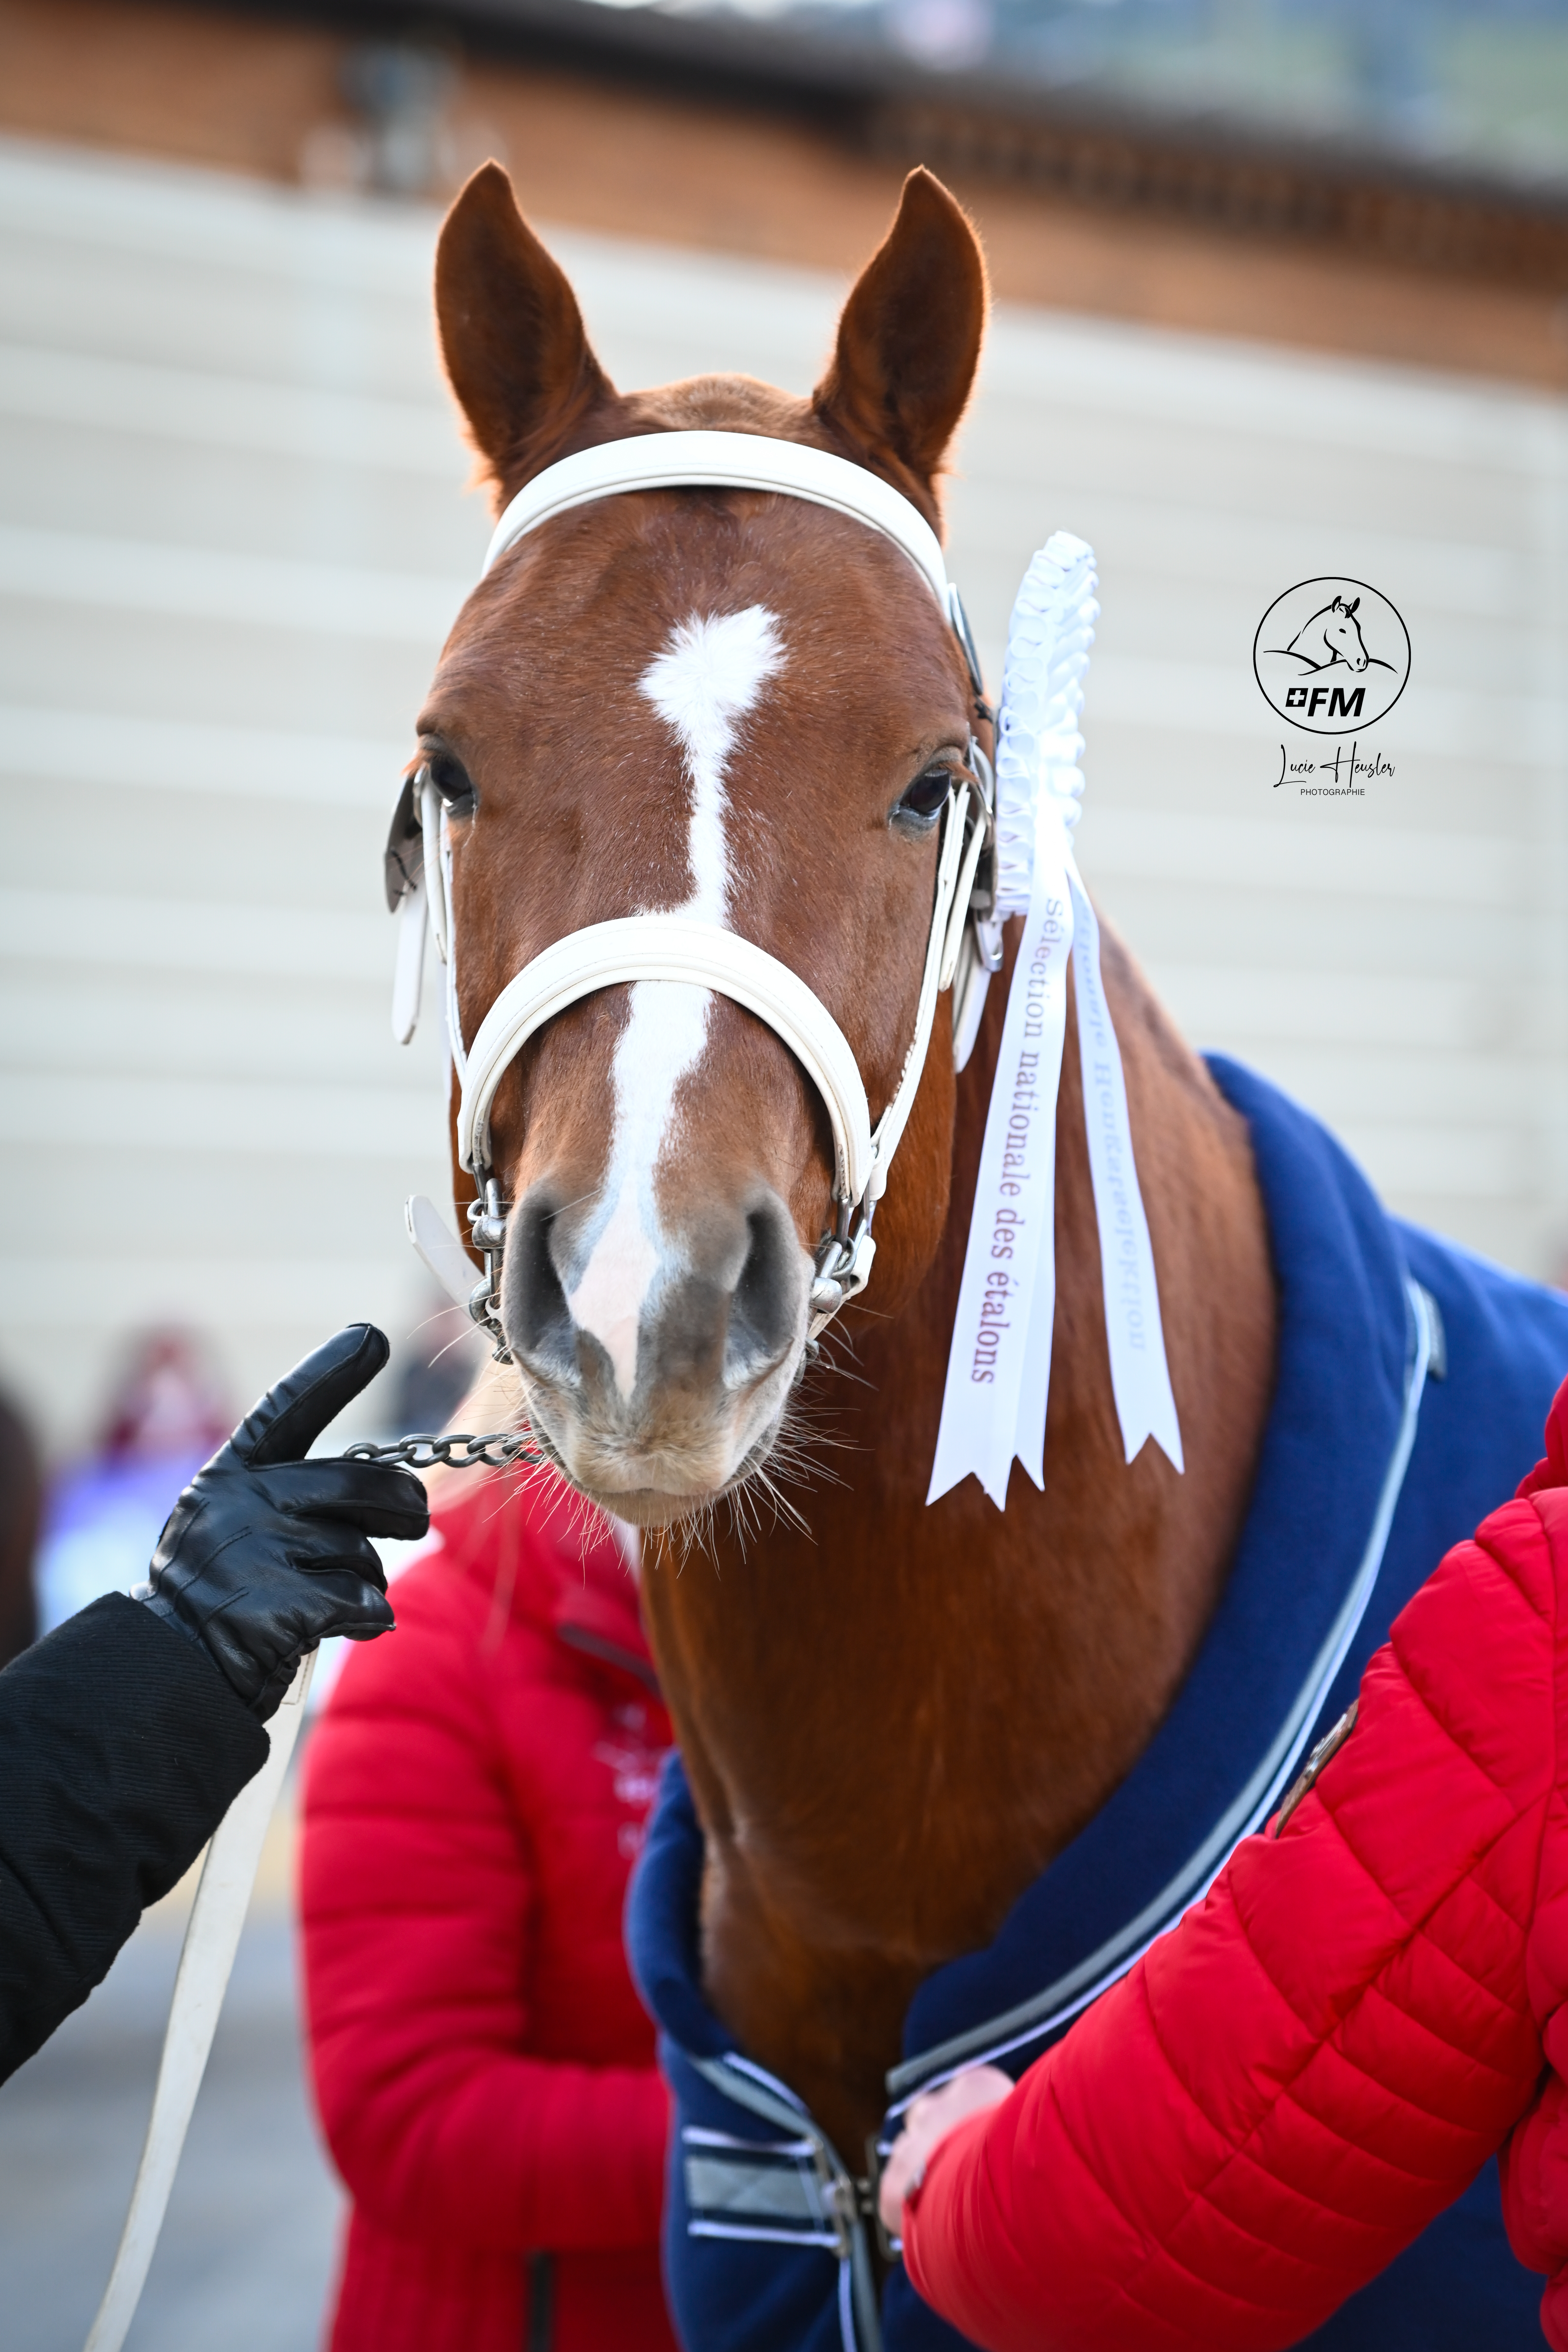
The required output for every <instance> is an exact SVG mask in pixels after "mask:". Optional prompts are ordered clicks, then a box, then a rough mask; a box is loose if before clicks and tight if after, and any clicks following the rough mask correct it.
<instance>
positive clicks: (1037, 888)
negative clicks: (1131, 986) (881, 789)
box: [926, 531, 1182, 1510]
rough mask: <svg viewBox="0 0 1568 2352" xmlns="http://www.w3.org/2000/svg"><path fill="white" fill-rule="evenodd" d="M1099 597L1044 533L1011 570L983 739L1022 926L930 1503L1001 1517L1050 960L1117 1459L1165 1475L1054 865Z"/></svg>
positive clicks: (1043, 1126)
mask: <svg viewBox="0 0 1568 2352" xmlns="http://www.w3.org/2000/svg"><path fill="white" fill-rule="evenodd" d="M1098 584H1099V583H1098V582H1097V580H1096V577H1095V570H1094V551H1093V549H1092V548H1090V547H1088V546H1086V545H1085V543H1084V541H1082V540H1081V539H1075V538H1074V537H1073V536H1072V534H1071V533H1070V532H1068V531H1057V532H1055V533H1053V535H1052V537H1051V538H1050V539H1049V540H1048V541H1047V543H1046V545H1045V546H1044V547H1043V548H1042V549H1041V550H1040V551H1039V552H1038V554H1037V555H1036V557H1035V558H1034V560H1033V562H1031V563H1030V565H1029V569H1028V571H1027V572H1026V574H1025V578H1024V584H1023V586H1022V588H1021V589H1020V590H1019V592H1018V600H1017V603H1016V604H1015V606H1014V608H1013V617H1012V621H1011V624H1010V625H1009V629H1008V635H1007V659H1006V667H1005V671H1004V674H1003V680H1002V706H1001V711H1000V715H999V718H998V721H997V741H996V827H997V912H998V913H999V914H1000V915H1003V916H1008V915H1022V916H1023V918H1024V935H1023V938H1022V940H1020V942H1019V947H1018V959H1017V961H1016V964H1015V966H1014V969H1013V982H1012V986H1011V989H1010V990H1009V992H1008V997H1007V1013H1006V1019H1005V1024H1004V1027H1003V1032H1002V1051H1001V1055H1000V1057H999V1059H998V1061H997V1065H996V1076H995V1080H994V1085H993V1087H992V1091H991V1104H990V1108H989V1110H988V1112H987V1114H986V1120H985V1140H984V1145H983V1147H982V1150H981V1155H980V1179H979V1182H978V1184H977V1185H976V1187H975V1193H974V1211H973V1216H972V1218H971V1220H970V1227H969V1244H968V1248H967V1250H966V1252H965V1255H964V1262H963V1284H962V1286H961V1288H960V1291H959V1297H958V1313H957V1315H956V1317H955V1318H954V1321H953V1332H952V1352H951V1354H950V1356H949V1359H948V1367H947V1386H946V1389H945V1391H944V1392H943V1396H942V1425H941V1428H940V1430H939V1431H938V1433H937V1444H936V1459H935V1462H934V1463H933V1465H932V1467H931V1487H930V1491H929V1492H928V1494H927V1496H926V1500H927V1501H928V1502H929V1503H934V1502H935V1501H937V1499H938V1498H939V1496H942V1495H945V1494H947V1493H948V1492H949V1491H950V1489H951V1488H952V1487H954V1486H957V1485H958V1484H959V1482H960V1481H961V1480H962V1479H963V1478H965V1477H967V1476H969V1475H971V1473H973V1475H974V1476H975V1477H977V1478H978V1479H979V1481H980V1483H981V1485H982V1486H983V1487H984V1490H985V1492H986V1493H987V1494H988V1495H989V1496H990V1497H991V1499H992V1501H993V1502H994V1504H995V1505H996V1507H997V1508H998V1510H1005V1508H1006V1503H1007V1481H1008V1477H1009V1475H1010V1474H1011V1471H1012V1466H1013V1462H1014V1458H1015V1456H1016V1458H1017V1460H1018V1461H1020V1462H1021V1463H1022V1464H1023V1465H1024V1468H1025V1469H1026V1471H1027V1473H1028V1475H1029V1476H1030V1477H1031V1478H1032V1479H1033V1480H1034V1482H1035V1484H1036V1486H1039V1487H1041V1488H1043V1487H1044V1486H1045V1445H1046V1405H1047V1399H1048V1396H1049V1391H1050V1375H1051V1333H1052V1327H1053V1325H1054V1322H1055V1318H1056V1297H1057V1268H1056V1239H1055V1217H1056V1144H1057V1097H1058V1091H1059V1088H1060V1084H1061V1066H1062V1048H1063V1045H1064V1044H1065V1041H1066V1035H1067V973H1068V958H1069V957H1070V958H1071V959H1072V964H1073V978H1074V987H1075V995H1076V1001H1077V1005H1078V1034H1079V1058H1080V1060H1081V1063H1082V1067H1083V1087H1084V1112H1085V1118H1086V1120H1087V1125H1088V1134H1089V1171H1090V1174H1091V1176H1092V1179H1093V1183H1094V1205H1095V1214H1096V1218H1097V1221H1098V1223H1099V1227H1100V1265H1101V1269H1102V1274H1103V1281H1104V1294H1105V1325H1106V1332H1107V1336H1108V1339H1109V1341H1110V1380H1111V1387H1112V1390H1113V1391H1114V1394H1115V1398H1116V1410H1117V1414H1118V1417H1119V1419H1120V1421H1121V1436H1122V1444H1123V1446H1124V1448H1125V1451H1126V1456H1127V1459H1128V1461H1129V1462H1131V1461H1132V1460H1133V1459H1134V1457H1135V1456H1136V1455H1137V1454H1139V1453H1140V1452H1141V1451H1142V1447H1143V1445H1144V1444H1145V1442H1146V1441H1147V1440H1148V1439H1149V1438H1151V1437H1152V1438H1153V1439H1154V1440H1155V1441H1156V1443H1157V1444H1160V1445H1161V1446H1162V1447H1163V1449H1164V1452H1165V1453H1166V1454H1167V1455H1168V1456H1169V1457H1170V1459H1171V1461H1172V1462H1173V1464H1174V1465H1175V1466H1176V1468H1177V1469H1178V1470H1180V1469H1181V1467H1182V1437H1181V1431H1180V1429H1179V1427H1178V1426H1177V1422H1176V1404H1175V1399H1174V1397H1173V1395H1172V1393H1171V1375H1170V1369H1169V1366H1168V1365H1167V1363H1166V1360H1165V1336H1164V1330H1163V1325H1162V1323H1161V1320H1160V1296H1159V1289H1158V1286H1157V1284H1156V1282H1155V1278H1154V1256H1153V1252H1152V1248H1151V1246H1150V1242H1149V1226H1148V1221H1147V1219H1146V1218H1145V1216H1144V1213H1143V1196H1142V1192H1140V1190H1139V1186H1138V1171H1137V1168H1136V1165H1135V1163H1134V1160H1133V1155H1132V1137H1131V1129H1130V1127H1129V1124H1128V1117H1127V1088H1126V1084H1125V1081H1124V1079H1123V1076H1122V1069H1121V1051H1120V1049H1119V1047H1118V1045H1117V1043H1116V1032H1115V1029H1114V1027H1113V1026H1112V1024H1111V1019H1110V1008H1109V1006H1108V1005H1107V1003H1106V1001H1105V991H1104V988H1103V985H1102V983H1101V980H1100V926H1099V924H1098V923H1097V922H1096V920H1095V916H1094V909H1093V908H1092V907H1091V906H1090V905H1089V896H1088V893H1087V892H1086V890H1085V889H1084V887H1083V883H1082V881H1081V879H1080V878H1079V871H1078V866H1077V865H1076V863H1075V862H1074V859H1073V854H1072V831H1073V827H1074V826H1075V825H1076V824H1077V823H1078V820H1079V803H1080V802H1081V800H1082V798H1083V774H1082V771H1081V770H1080V768H1079V760H1080V759H1081V758H1082V756H1083V737H1082V735H1081V734H1080V733H1079V716H1080V714H1081V712H1082V709H1083V679H1084V673H1085V671H1086V670H1087V669H1088V667H1089V648H1090V646H1092V645H1093V643H1094V624H1095V622H1096V621H1097V620H1098V618H1099V617H1100V606H1099V605H1098V604H1097V603H1096V602H1095V589H1096V587H1097V586H1098Z"/></svg>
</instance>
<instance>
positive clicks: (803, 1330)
mask: <svg viewBox="0 0 1568 2352" xmlns="http://www.w3.org/2000/svg"><path fill="white" fill-rule="evenodd" d="M649 1222H652V1220H649ZM812 1276H813V1265H812V1260H811V1257H810V1255H809V1254H808V1253H807V1252H806V1251H805V1249H803V1248H802V1246H801V1244H800V1242H799V1239H798V1237H797V1236H796V1234H795V1227H794V1223H793V1222H792V1220H791V1217H790V1214H789V1212H788V1209H787V1208H786V1206H785V1204H784V1202H783V1201H782V1200H781V1199H780V1198H779V1196H778V1194H777V1193H776V1192H773V1190H772V1189H771V1187H768V1186H765V1185H762V1184H758V1185H756V1186H755V1187H753V1188H752V1191H751V1192H750V1193H749V1195H748V1197H747V1198H746V1199H744V1200H743V1201H741V1202H722V1201H717V1202H712V1201H710V1202H707V1203H706V1204H705V1205H704V1209H703V1212H702V1213H701V1215H700V1218H699V1219H697V1220H695V1221H694V1222H693V1224H692V1227H691V1229H690V1230H689V1232H685V1233H682V1234H679V1235H676V1236H674V1237H667V1236H664V1235H660V1236H658V1238H655V1237H653V1236H651V1235H650V1234H648V1232H647V1230H646V1226H645V1223H644V1219H643V1216H642V1214H641V1213H640V1204H637V1203H636V1202H633V1203H628V1204H625V1205H623V1204H622V1203H619V1202H617V1203H616V1207H615V1209H614V1210H613V1211H612V1213H611V1214H610V1216H609V1218H608V1220H607V1221H606V1220H605V1218H604V1217H603V1215H602V1213H595V1211H594V1210H593V1209H592V1208H591V1209H590V1212H589V1215H588V1217H587V1218H586V1219H584V1217H583V1215H582V1213H581V1211H580V1209H579V1208H578V1207H577V1206H576V1205H575V1204H574V1205H573V1206H572V1207H566V1206H564V1205H563V1202H562V1201H561V1200H560V1198H559V1197H558V1196H557V1191H556V1188H555V1187H554V1186H553V1185H552V1183H550V1182H549V1181H542V1182H540V1183H537V1184H535V1185H533V1186H532V1187H531V1189H530V1191H529V1192H527V1193H525V1194H524V1196H523V1198H522V1199H521V1201H520V1202H518V1204H517V1207H516V1209H515V1210H514V1211H513V1213H512V1216H511V1220H510V1228H509V1232H508V1239H507V1249H506V1257H505V1266H504V1273H503V1277H502V1287H501V1319H502V1324H503V1327H504V1329H505V1333H506V1339H507V1344H508V1346H509V1348H510V1351H511V1355H512V1360H513V1361H514V1363H515V1364H516V1366H517V1369H518V1370H519V1372H520V1374H521V1379H522V1384H523V1391H524V1398H525V1402H526V1406H527V1411H528V1417H529V1421H530V1423H531V1426H532V1427H533V1429H534V1430H535V1432H536V1433H538V1435H539V1436H540V1437H541V1439H542V1441H543V1443H544V1444H545V1445H546V1446H547V1448H548V1450H549V1452H550V1453H551V1454H552V1457H553V1458H554V1460H555V1461H556V1463H557V1465H559V1467H560V1468H561V1469H562V1470H563V1473H564V1474H565V1475H566V1476H567V1477H568V1478H569V1479H570V1480H571V1482H572V1484H573V1485H574V1486H576V1487H577V1488H578V1489H579V1491H580V1492H581V1493H582V1494H584V1495H585V1496H587V1497H588V1498H589V1500H590V1501H592V1502H595V1503H597V1504H599V1505H601V1506H602V1507H603V1508H605V1510H608V1511H613V1512H614V1513H615V1514H616V1516H617V1517H620V1518H625V1519H632V1520H635V1521H637V1523H638V1524H640V1525H642V1526H648V1527H652V1526H662V1525H666V1524H668V1523H670V1522H672V1521H674V1520H677V1519H680V1518H684V1517H689V1516H690V1515H691V1514H692V1513H693V1512H696V1511H700V1510H701V1509H704V1508H705V1507H707V1506H708V1505H710V1503H712V1502H713V1501H714V1500H715V1499H716V1498H717V1497H718V1496H721V1495H722V1494H723V1493H724V1492H725V1491H726V1490H727V1489H728V1488H730V1487H732V1486H737V1485H739V1484H740V1483H742V1481H743V1479H744V1478H745V1477H747V1476H749V1475H751V1473H752V1471H754V1470H755V1469H757V1468H759V1467H760V1466H761V1465H762V1464H763V1462H764V1461H765V1460H766V1458H767V1456H768V1454H769V1453H770V1452H771V1451H772V1448H773V1443H774V1441H775V1439H776V1437H777V1434H778V1430H779V1425H780V1423H781V1421H782V1419H783V1415H784V1407H785V1404H786V1403H787V1402H788V1398H789V1395H790V1391H791V1390H792V1388H793V1387H794V1385H795V1380H796V1378H797V1376H798V1373H799V1371H800V1368H801V1366H802V1363H803V1361H804V1359H805V1343H806V1337H807V1326H808V1313H809V1297H810V1288H811V1282H812Z"/></svg>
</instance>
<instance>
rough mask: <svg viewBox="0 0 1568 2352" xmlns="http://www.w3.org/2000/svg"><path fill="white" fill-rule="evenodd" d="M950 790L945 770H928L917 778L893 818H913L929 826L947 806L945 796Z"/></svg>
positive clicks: (947, 773) (950, 782)
mask: <svg viewBox="0 0 1568 2352" xmlns="http://www.w3.org/2000/svg"><path fill="white" fill-rule="evenodd" d="M951 792H952V776H951V775H950V774H949V772H948V771H947V770H946V769H945V768H928V769H927V770H926V772H925V773H924V775H923V776H917V777H916V778H915V781H914V782H913V783H912V784H911V785H910V788H909V791H908V792H907V793H905V794H904V796H903V798H902V800H901V801H900V802H899V803H898V805H897V807H896V808H895V809H894V811H893V814H894V815H895V816H904V817H911V816H912V817H914V818H916V819H918V821H919V822H920V823H921V824H922V825H925V824H930V823H931V819H932V818H933V817H936V816H940V815H941V814H942V810H943V809H944V808H945V807H946V806H947V796H948V794H949V793H951Z"/></svg>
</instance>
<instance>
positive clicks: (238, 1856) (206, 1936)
mask: <svg viewBox="0 0 1568 2352" xmlns="http://www.w3.org/2000/svg"><path fill="white" fill-rule="evenodd" d="M315 1663H316V1654H315V1652H314V1651H313V1650H312V1651H310V1652H309V1653H308V1654H307V1655H306V1656H305V1657H303V1658H302V1659H301V1660H300V1668H299V1672H298V1673H297V1674H296V1675H295V1676H294V1679H293V1681H292V1683H291V1684H290V1685H289V1691H288V1695H287V1696H286V1697H285V1698H284V1700H283V1703H282V1705H281V1706H279V1709H278V1712H277V1714H276V1715H275V1716H274V1717H273V1718H272V1721H271V1723H270V1724H269V1725H268V1736H269V1738H270V1742H271V1745H270V1748H269V1749H268V1757H267V1761H266V1763H265V1764H264V1765H263V1766H262V1768H261V1769H260V1771H259V1772H258V1773H257V1775H256V1777H255V1779H254V1780H247V1782H246V1784H245V1786H244V1788H243V1789H242V1790H240V1792H239V1794H238V1796H237V1798H236V1799H235V1801H234V1802H233V1804H232V1805H230V1807H229V1809H228V1811H227V1812H226V1813H225V1815H224V1817H223V1819H222V1821H221V1822H219V1823H218V1825H217V1828H216V1830H215V1831H214V1832H213V1839H212V1843H211V1844H210V1845H209V1846H208V1848H207V1858H206V1861H205V1864H203V1866H202V1874H201V1881H200V1884H199V1885H197V1888H196V1899H195V1903H194V1904H193V1905H192V1906H191V1916H190V1921H189V1924H188V1925H187V1927H186V1928H185V1940H184V1945H183V1946H182V1948H181V1951H180V1969H179V1974H178V1976H177V1977H176V1978H175V1979H174V2000H173V2001H172V2002H171V2004H170V2008H169V2023H168V2027H167V2030H166V2031H165V2032H164V2035H163V2059H162V2062H161V2063H160V2065H159V2068H158V2087H157V2089H156V2091H155V2092H154V2093H153V2113H152V2115H151V2116H150V2117H149V2119H148V2124H147V2137H146V2141H145V2143H144V2144H143V2147H142V2161H141V2163H140V2165H139V2166H138V2167H137V2170H136V2185H135V2187H134V2188H133V2189H132V2192H131V2209H130V2210H129V2212H128V2213H127V2214H126V2216H125V2227H124V2229H123V2231H121V2237H120V2249H119V2252H117V2253H116V2255H115V2257H114V2268H113V2270H112V2271H111V2272H110V2274H109V2284H108V2286H107V2287H106V2288H105V2290H104V2295H103V2301H102V2302H101V2303H100V2305H99V2307H98V2316H97V2318H96V2319H95V2320H94V2321H93V2323H92V2328H91V2332H90V2334H89V2336H88V2339H87V2344H86V2347H85V2352H121V2345H123V2343H124V2341H125V2338H126V2336H127V2334H128V2333H129V2330H130V2326H131V2323H132V2319H134V2317H135V2316H136V2306H137V2305H138V2304H139V2303H140V2302H141V2300H142V2288H143V2287H144V2286H145V2285H146V2284H147V2273H148V2271H149V2270H150V2268H151V2267H152V2262H153V2252H154V2250H155V2249H156V2246H157V2243H158V2233H159V2231H161V2230H162V2228H163V2216H164V2214H165V2212H166V2211H167V2210H168V2205H169V2193H170V2191H171V2189H173V2188H174V2175H175V2172H176V2171H177V2170H178V2168H179V2163H180V2155H181V2151H182V2149H183V2148H184V2145H185V2134H186V2132H187V2131H188V2130H189V2129H190V2122H191V2115H192V2111H193V2110H194V2108H195V2104H196V2093H197V2092H198V2091H199V2090H200V2089H201V2086H202V2076H203V2074H205V2072H206V2063H207V2054H208V2053H209V2052H210V2050H211V2049H212V2044H213V2035H214V2033H215V2032H216V2030H217V2021H218V2014H219V2011H221V2010H222V2008H223V1997H224V1994H225V1992H226V1990H227V1989H228V1979H229V1973H230V1971H231V1969H233V1967H234V1956H235V1953H236V1952H237V1949H238V1948H239V1937H240V1930H241V1929H242V1928H243V1927H244V1925H245V1915H246V1912H247V1909H248V1907H249V1904H250V1893H251V1889H252V1887H253V1886H254V1885H255V1884H256V1873H257V1868H258V1864H259V1863H260V1860H261V1848H262V1845H263V1843H264V1842H265V1840H266V1836H267V1825H268V1822H270V1820H271V1819H272V1809H273V1807H274V1805H275V1804H276V1803H277V1801H278V1792H279V1789H280V1788H281V1787H282V1785H283V1776H284V1774H285V1773H286V1772H287V1771H288V1769H289V1758H290V1757H291V1756H292V1755H293V1753H294V1743H295V1741H296V1740H297V1739H298V1738H299V1736H300V1724H301V1723H302V1722H303V1721H304V1717H305V1694H306V1692H307V1691H308V1690H309V1689H310V1671H311V1668H312V1667H313V1666H314V1664H315Z"/></svg>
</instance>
